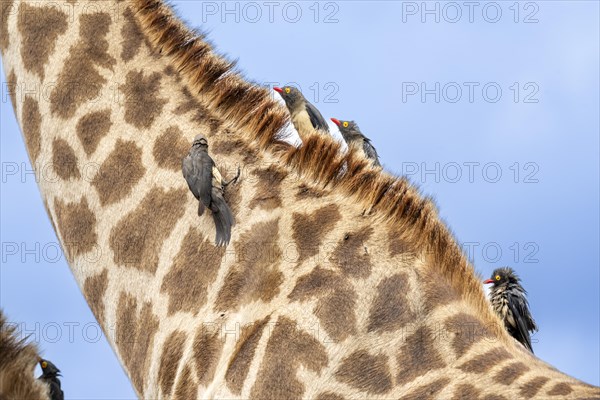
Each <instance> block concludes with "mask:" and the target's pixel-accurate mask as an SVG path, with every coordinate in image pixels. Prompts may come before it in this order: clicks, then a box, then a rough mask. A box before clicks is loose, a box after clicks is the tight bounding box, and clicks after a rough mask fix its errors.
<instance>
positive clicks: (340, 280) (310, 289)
mask: <svg viewBox="0 0 600 400" xmlns="http://www.w3.org/2000/svg"><path fill="white" fill-rule="evenodd" d="M315 296H318V299H319V300H318V301H317V304H316V306H315V309H314V310H313V312H314V313H315V315H316V316H317V318H319V321H320V322H321V326H322V327H323V329H325V332H327V334H328V335H329V336H330V338H331V339H333V340H334V341H337V342H339V341H342V340H344V339H346V338H347V337H348V336H349V335H353V334H355V333H356V330H357V329H356V315H355V312H354V309H355V306H356V297H357V296H356V292H355V291H354V290H353V289H352V287H351V286H350V284H349V283H348V281H347V280H346V279H345V278H344V277H342V276H340V275H339V274H338V273H336V272H334V271H330V270H326V269H322V268H321V267H318V266H317V267H316V268H315V269H314V270H313V271H312V272H310V273H309V274H307V275H304V276H301V277H300V278H299V279H298V281H297V282H296V286H295V287H294V289H293V290H292V292H291V293H290V294H289V295H288V298H289V299H290V300H292V301H293V300H296V301H304V300H308V299H310V298H311V297H315Z"/></svg>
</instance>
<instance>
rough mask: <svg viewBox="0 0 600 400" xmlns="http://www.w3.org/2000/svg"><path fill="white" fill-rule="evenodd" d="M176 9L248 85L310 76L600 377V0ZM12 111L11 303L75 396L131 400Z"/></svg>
mask: <svg viewBox="0 0 600 400" xmlns="http://www.w3.org/2000/svg"><path fill="white" fill-rule="evenodd" d="M174 4H175V5H176V7H177V10H178V12H179V14H180V15H183V16H184V17H185V19H186V20H187V22H188V23H189V24H190V25H192V26H194V27H200V26H202V27H203V28H204V29H205V30H208V31H209V32H210V34H209V37H210V39H211V40H212V41H213V42H214V43H216V44H217V47H218V49H219V50H220V51H221V52H226V53H228V54H230V55H231V57H232V58H237V59H238V62H239V66H240V68H241V69H242V70H243V71H244V72H245V74H246V75H247V76H248V77H249V78H251V79H253V80H255V81H256V82H259V83H263V84H278V85H283V84H286V83H291V82H295V83H296V84H298V85H299V86H300V87H301V89H302V90H303V91H304V92H305V94H307V97H308V98H309V99H310V100H311V101H312V102H313V103H314V104H315V105H316V106H317V107H318V108H319V109H320V110H321V112H322V114H323V115H324V116H325V117H326V118H330V117H336V118H339V119H354V120H356V121H357V122H358V124H359V125H360V127H361V128H362V130H363V132H364V133H365V134H367V135H368V136H369V137H371V139H372V141H373V143H374V145H375V146H376V147H377V150H378V152H379V155H380V157H381V160H382V163H383V164H384V166H385V168H386V169H388V170H389V171H393V172H395V173H398V174H400V173H403V172H404V173H406V174H408V175H410V176H411V179H412V180H413V181H414V182H416V183H418V184H419V186H420V187H421V188H422V190H423V192H424V193H425V194H427V195H431V196H433V197H434V198H435V200H436V202H437V204H438V206H439V209H440V214H441V216H442V217H443V218H444V220H445V221H447V223H448V224H449V226H450V227H451V229H452V230H453V231H454V232H455V234H456V236H457V238H458V240H459V241H460V242H461V243H463V244H464V247H465V250H466V251H468V252H469V253H470V254H471V255H472V258H473V261H474V263H475V267H476V269H477V271H479V272H480V273H481V274H482V275H483V276H485V277H487V276H488V275H489V274H490V273H491V271H492V270H493V269H494V268H495V267H498V266H501V265H510V266H512V267H514V268H515V269H516V270H517V271H518V273H519V274H520V276H521V277H522V280H523V283H524V286H525V287H526V289H527V290H528V292H529V299H530V303H531V309H532V312H533V315H534V317H535V319H536V321H537V323H538V325H539V327H540V331H539V332H538V333H537V334H536V335H535V336H534V344H533V347H534V350H535V352H536V354H537V355H538V356H539V357H540V358H542V359H543V360H546V361H548V362H549V363H551V364H553V365H554V366H556V367H557V368H559V369H561V370H562V371H564V372H566V373H569V374H571V375H573V376H575V377H577V378H580V379H583V380H585V381H587V382H590V383H593V384H596V385H598V384H600V370H599V368H600V367H599V365H600V348H599V343H600V337H599V331H600V327H599V325H600V273H599V265H600V260H599V250H598V249H599V245H598V243H599V241H600V238H599V224H600V220H599V207H598V205H599V180H600V179H599V150H600V149H599V147H600V146H599V136H600V135H599V130H600V127H599V114H598V110H599V107H600V104H599V94H598V93H599V82H598V79H599V54H598V51H599V50H598V49H599V47H600V45H599V26H598V14H599V3H598V2H595V1H571V2H567V1H538V2H529V3H526V2H521V3H518V7H515V6H514V5H513V4H514V2H512V1H511V2H499V3H488V2H481V3H477V4H478V6H476V7H475V8H474V9H472V10H469V9H468V8H467V7H466V6H464V5H462V4H463V2H459V3H436V2H427V7H428V9H429V10H435V7H437V9H438V10H439V14H438V17H439V21H438V22H436V21H435V19H436V14H435V11H434V13H433V14H432V13H424V12H423V9H422V4H423V3H422V2H393V1H385V2H384V1H380V2H377V1H369V2H366V1H343V2H320V3H315V2H287V3H285V2H282V3H277V2H276V5H274V6H272V7H273V8H271V9H269V7H268V6H266V5H265V4H264V3H263V2H256V3H235V2H228V3H226V4H227V10H230V12H229V13H227V12H226V10H225V9H224V8H223V3H222V2H198V1H189V0H188V1H178V2H174ZM436 4H437V6H436ZM449 4H450V5H449ZM456 4H458V8H457V7H456V6H454V5H456ZM236 7H237V8H236ZM298 10H300V12H301V13H298ZM317 10H318V12H317ZM498 10H500V14H498ZM517 10H518V13H517ZM258 12H260V14H259V13H258ZM470 12H472V14H471V13H470ZM459 13H460V14H459ZM470 14H471V15H470ZM236 19H237V21H236ZM494 21H495V22H494ZM515 21H517V22H515ZM526 21H527V22H526ZM1 76H2V82H3V86H2V87H3V88H4V82H5V81H6V77H5V75H4V71H2V74H1ZM471 90H472V91H471ZM0 110H1V116H2V118H1V122H0V124H1V125H0V129H1V144H2V148H1V151H0V155H1V158H2V168H3V169H2V171H3V175H2V184H1V194H0V199H1V207H0V211H1V217H2V227H1V235H2V239H1V242H2V246H3V248H2V269H1V273H0V278H1V279H0V305H1V307H2V308H3V309H4V310H5V311H6V312H7V314H8V315H9V317H10V319H11V320H14V321H23V322H24V323H25V325H24V328H25V329H26V330H27V331H28V333H33V334H34V337H35V338H36V339H38V340H39V344H40V347H41V348H42V349H43V350H44V354H45V355H46V356H47V357H48V358H49V359H51V360H54V361H55V362H56V364H57V365H58V366H59V368H61V369H62V371H63V374H64V379H63V386H64V390H65V393H66V395H67V398H74V399H125V398H126V399H129V398H134V397H135V396H134V393H133V390H132V389H131V386H130V384H129V382H128V380H127V379H126V377H125V375H124V373H123V370H122V369H121V367H120V366H119V364H118V362H117V360H116V357H115V356H114V354H113V352H112V351H111V349H110V347H109V346H108V344H107V343H106V341H105V340H104V338H102V337H100V338H99V339H98V338H97V332H96V328H95V326H94V325H93V322H94V318H93V316H92V314H91V312H90V310H89V309H88V307H87V305H86V303H85V301H84V300H83V297H82V295H81V294H80V291H79V288H78V287H77V284H76V282H75V281H74V279H73V278H72V276H71V274H70V272H69V270H68V267H67V265H66V263H65V259H64V257H63V256H62V255H61V254H60V253H59V251H60V250H59V247H58V244H57V239H56V237H55V235H54V232H53V231H52V227H51V225H50V222H49V220H48V218H47V216H46V214H45V211H44V208H43V205H42V201H41V198H40V195H39V192H38V189H37V186H36V184H35V181H34V177H33V175H31V174H27V170H28V169H30V167H29V166H28V158H27V155H26V153H25V146H24V144H23V140H22V137H21V135H20V133H19V130H18V127H17V125H16V122H15V118H14V114H13V111H12V107H11V105H10V102H9V101H8V100H7V99H6V97H4V93H3V96H2V101H1V103H0ZM12 168H16V170H17V174H16V175H7V172H8V171H9V170H11V169H12ZM22 173H23V174H24V175H23V176H21V174H22ZM36 246H37V247H36ZM32 249H33V251H32V252H28V251H27V250H32ZM36 257H37V258H38V259H36ZM86 324H87V325H86ZM70 327H71V328H70ZM69 333H71V334H69ZM98 376H102V379H101V380H98V379H97V377H98ZM106 382H111V384H110V385H107V384H106Z"/></svg>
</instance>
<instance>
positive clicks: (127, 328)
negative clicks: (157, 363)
mask: <svg viewBox="0 0 600 400" xmlns="http://www.w3.org/2000/svg"><path fill="white" fill-rule="evenodd" d="M139 308H141V310H140V311H139V315H138V304H137V300H136V299H135V298H134V297H132V296H130V295H128V294H126V293H121V295H120V297H119V303H118V306H117V324H116V330H115V336H116V337H115V343H116V345H117V349H118V350H119V353H120V355H121V359H122V360H123V364H124V365H125V368H127V370H128V371H129V376H130V378H131V382H132V383H133V385H134V386H135V388H136V390H137V391H138V393H144V377H145V376H146V372H147V371H148V364H149V357H148V356H149V354H150V352H151V350H152V345H153V343H154V335H156V332H157V331H158V324H159V321H158V318H157V316H156V315H155V314H154V313H153V312H152V305H151V304H150V303H149V302H146V303H144V304H143V306H142V307H139Z"/></svg>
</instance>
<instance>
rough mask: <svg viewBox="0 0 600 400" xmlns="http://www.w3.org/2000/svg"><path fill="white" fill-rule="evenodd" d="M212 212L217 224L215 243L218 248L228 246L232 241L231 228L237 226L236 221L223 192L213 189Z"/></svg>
mask: <svg viewBox="0 0 600 400" xmlns="http://www.w3.org/2000/svg"><path fill="white" fill-rule="evenodd" d="M210 210H211V211H212V216H213V220H214V222H215V230H216V238H215V242H216V244H217V246H227V245H228V244H229V241H230V240H231V227H232V226H233V225H235V219H234V218H233V214H232V213H231V209H230V208H229V206H228V205H227V202H226V201H225V199H224V198H223V192H222V191H221V190H220V189H218V188H213V189H212V203H211V205H210Z"/></svg>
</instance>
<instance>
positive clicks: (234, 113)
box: [131, 0, 510, 343]
mask: <svg viewBox="0 0 600 400" xmlns="http://www.w3.org/2000/svg"><path fill="white" fill-rule="evenodd" d="M131 5H132V7H133V8H134V14H135V16H136V19H137V20H138V22H139V24H140V29H141V31H142V34H143V35H144V36H145V38H146V39H147V40H148V42H149V43H150V45H151V46H152V47H153V48H154V50H156V51H157V52H159V53H160V54H162V55H163V56H165V57H166V59H167V60H168V62H170V63H171V64H172V66H173V67H174V69H175V70H176V71H178V73H179V75H180V76H181V77H182V79H183V82H184V83H185V84H186V86H188V88H189V89H190V91H191V93H192V94H193V95H199V96H202V97H203V98H204V99H205V100H207V101H208V102H209V103H210V104H211V105H212V106H213V107H214V108H215V109H216V110H217V111H218V112H220V113H221V115H222V116H223V118H224V119H226V120H227V121H228V122H229V123H231V124H232V126H233V127H234V128H236V129H237V130H239V131H241V132H243V135H244V136H243V137H242V139H243V140H245V141H247V142H248V143H249V144H254V145H257V146H258V148H259V149H260V150H261V151H268V152H271V153H272V154H274V155H276V156H278V157H279V158H280V160H281V161H282V165H284V166H286V167H288V168H289V169H290V170H291V171H293V172H295V173H297V174H298V175H299V176H301V177H303V178H305V179H306V180H307V181H309V182H312V185H316V186H320V187H322V188H328V189H329V190H331V191H332V192H337V193H339V194H341V195H343V196H345V197H347V198H351V199H352V201H353V202H356V203H358V204H360V205H362V206H363V207H364V208H365V209H367V210H373V213H374V215H375V216H376V219H377V222H379V223H381V224H382V225H383V226H387V227H388V228H389V229H390V231H392V232H396V234H397V235H398V237H399V238H400V239H401V240H402V241H404V242H406V243H408V245H409V247H410V249H411V250H412V251H414V252H415V253H416V254H423V255H424V257H425V262H426V263H427V264H428V265H429V267H430V268H431V273H432V274H434V276H440V285H444V284H446V285H450V286H451V287H452V288H453V289H454V290H455V291H456V292H457V293H458V294H460V296H461V297H462V299H463V300H464V301H465V302H467V303H469V304H470V305H471V306H472V307H474V309H475V311H476V312H477V313H478V315H479V316H480V317H481V318H482V321H483V322H484V323H486V324H488V325H489V326H501V321H500V320H499V319H498V317H497V316H496V315H495V314H494V313H493V312H492V311H491V308H490V306H489V302H488V301H487V299H486V298H485V295H484V292H483V288H482V284H481V281H482V278H481V276H480V275H479V274H477V273H476V272H475V270H474V268H473V266H472V265H471V263H470V262H469V261H468V259H467V257H466V256H465V254H464V252H463V251H462V250H461V248H460V246H459V245H458V243H457V241H456V240H455V238H454V235H453V234H452V232H451V231H450V230H449V228H448V227H447V226H446V224H445V223H444V222H443V221H442V220H441V219H440V217H439V215H438V212H437V207H436V206H435V204H434V201H433V200H432V199H431V198H430V197H426V196H423V195H422V194H421V193H420V191H419V189H418V188H417V187H416V186H415V185H414V184H412V183H411V182H409V181H408V179H407V178H405V177H398V176H395V175H392V174H390V173H388V172H386V171H383V170H381V169H379V168H373V167H372V166H371V164H370V163H369V162H368V161H367V160H365V159H364V157H362V156H361V155H359V154H358V153H357V152H356V151H355V150H353V149H350V151H348V152H346V153H344V152H342V151H341V146H340V143H339V142H338V141H336V140H335V139H334V138H333V137H331V136H330V135H324V134H322V133H318V132H317V131H316V130H314V131H312V132H300V133H301V137H302V142H303V144H302V146H300V147H296V146H293V145H291V144H289V143H286V142H284V141H283V140H282V139H283V134H282V132H283V131H284V129H285V128H286V126H287V125H288V124H289V123H290V121H289V115H288V112H287V110H285V108H284V107H283V106H282V105H281V104H279V103H278V102H277V101H275V100H274V99H273V97H272V95H271V93H270V91H269V90H267V89H266V88H264V87H261V86H259V85H258V84H255V83H251V82H250V81H248V80H247V79H246V78H245V77H244V76H243V75H242V74H241V72H239V71H238V70H236V68H235V63H233V62H230V61H227V60H225V59H224V57H222V56H221V55H219V54H218V53H216V52H215V50H214V49H213V47H212V46H211V44H210V43H209V42H208V41H207V40H206V37H205V35H204V34H202V33H199V32H198V31H196V30H192V29H190V28H189V27H188V26H187V25H185V23H184V22H182V21H181V20H180V19H179V17H178V16H177V15H176V13H175V12H174V11H173V9H172V8H171V6H169V5H168V4H167V3H165V2H164V1H163V0H131ZM496 333H497V334H498V335H499V337H500V338H501V339H502V340H503V341H504V342H505V343H510V340H509V337H508V335H507V334H506V332H505V331H504V330H496Z"/></svg>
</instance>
